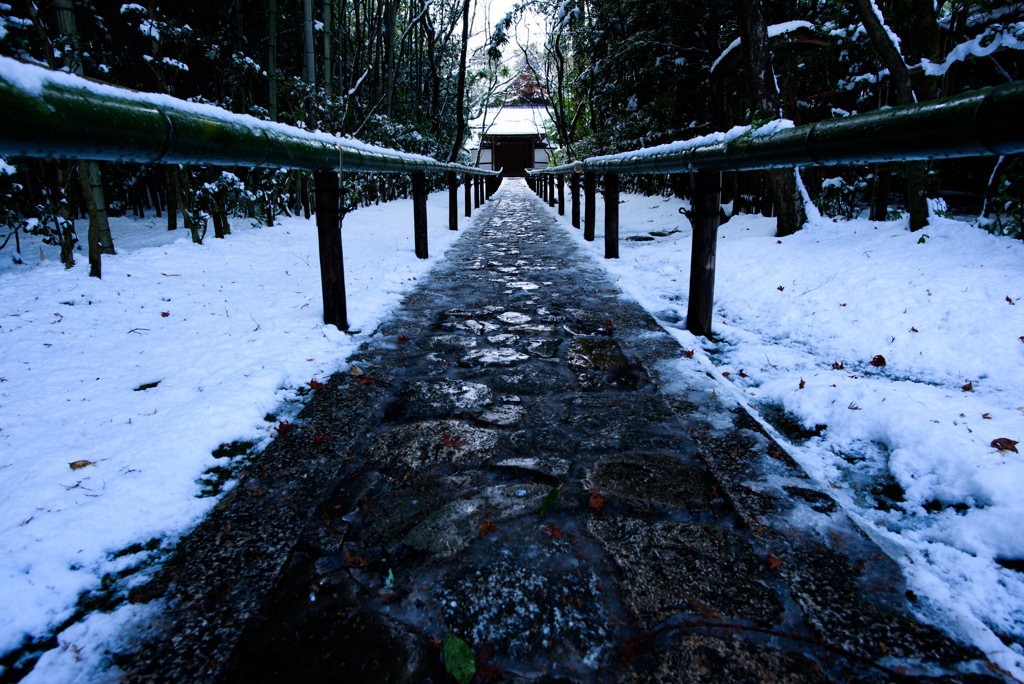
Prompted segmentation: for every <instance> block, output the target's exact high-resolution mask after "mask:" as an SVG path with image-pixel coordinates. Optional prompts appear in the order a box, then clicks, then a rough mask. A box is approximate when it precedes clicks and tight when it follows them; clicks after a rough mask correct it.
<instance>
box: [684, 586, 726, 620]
mask: <svg viewBox="0 0 1024 684" xmlns="http://www.w3.org/2000/svg"><path fill="white" fill-rule="evenodd" d="M680 593H682V595H683V598H684V599H686V602H687V603H689V604H690V605H691V606H693V607H694V608H696V609H697V612H698V613H700V614H701V615H703V616H704V617H707V618H716V619H719V620H721V619H722V614H721V613H716V612H715V611H714V610H713V609H712V608H711V606H709V605H708V604H706V603H704V602H703V601H701V600H700V599H699V598H697V597H695V596H690V595H689V594H687V593H686V592H685V591H684V592H680Z"/></svg>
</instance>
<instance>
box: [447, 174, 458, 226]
mask: <svg viewBox="0 0 1024 684" xmlns="http://www.w3.org/2000/svg"><path fill="white" fill-rule="evenodd" d="M458 229H459V179H458V176H456V175H455V172H454V171H450V172H448V230H458Z"/></svg>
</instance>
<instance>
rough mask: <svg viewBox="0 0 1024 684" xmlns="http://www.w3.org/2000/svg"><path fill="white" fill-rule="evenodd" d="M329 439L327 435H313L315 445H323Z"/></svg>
mask: <svg viewBox="0 0 1024 684" xmlns="http://www.w3.org/2000/svg"><path fill="white" fill-rule="evenodd" d="M329 439H330V437H328V436H327V435H313V441H314V442H316V443H317V444H323V443H324V442H326V441H327V440H329Z"/></svg>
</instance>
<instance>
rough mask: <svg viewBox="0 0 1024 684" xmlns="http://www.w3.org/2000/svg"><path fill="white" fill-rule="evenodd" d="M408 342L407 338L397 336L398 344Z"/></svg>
mask: <svg viewBox="0 0 1024 684" xmlns="http://www.w3.org/2000/svg"><path fill="white" fill-rule="evenodd" d="M408 341H409V338H408V337H406V336H405V335H399V336H398V344H405V343H406V342H408Z"/></svg>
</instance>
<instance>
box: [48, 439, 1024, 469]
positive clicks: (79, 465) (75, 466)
mask: <svg viewBox="0 0 1024 684" xmlns="http://www.w3.org/2000/svg"><path fill="white" fill-rule="evenodd" d="M1014 444H1016V442H1014ZM1014 451H1016V449H1014ZM68 465H69V466H71V469H72V470H81V469H82V468H85V467H86V466H91V465H96V463H95V462H94V461H85V460H82V461H72V462H71V463H68Z"/></svg>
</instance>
